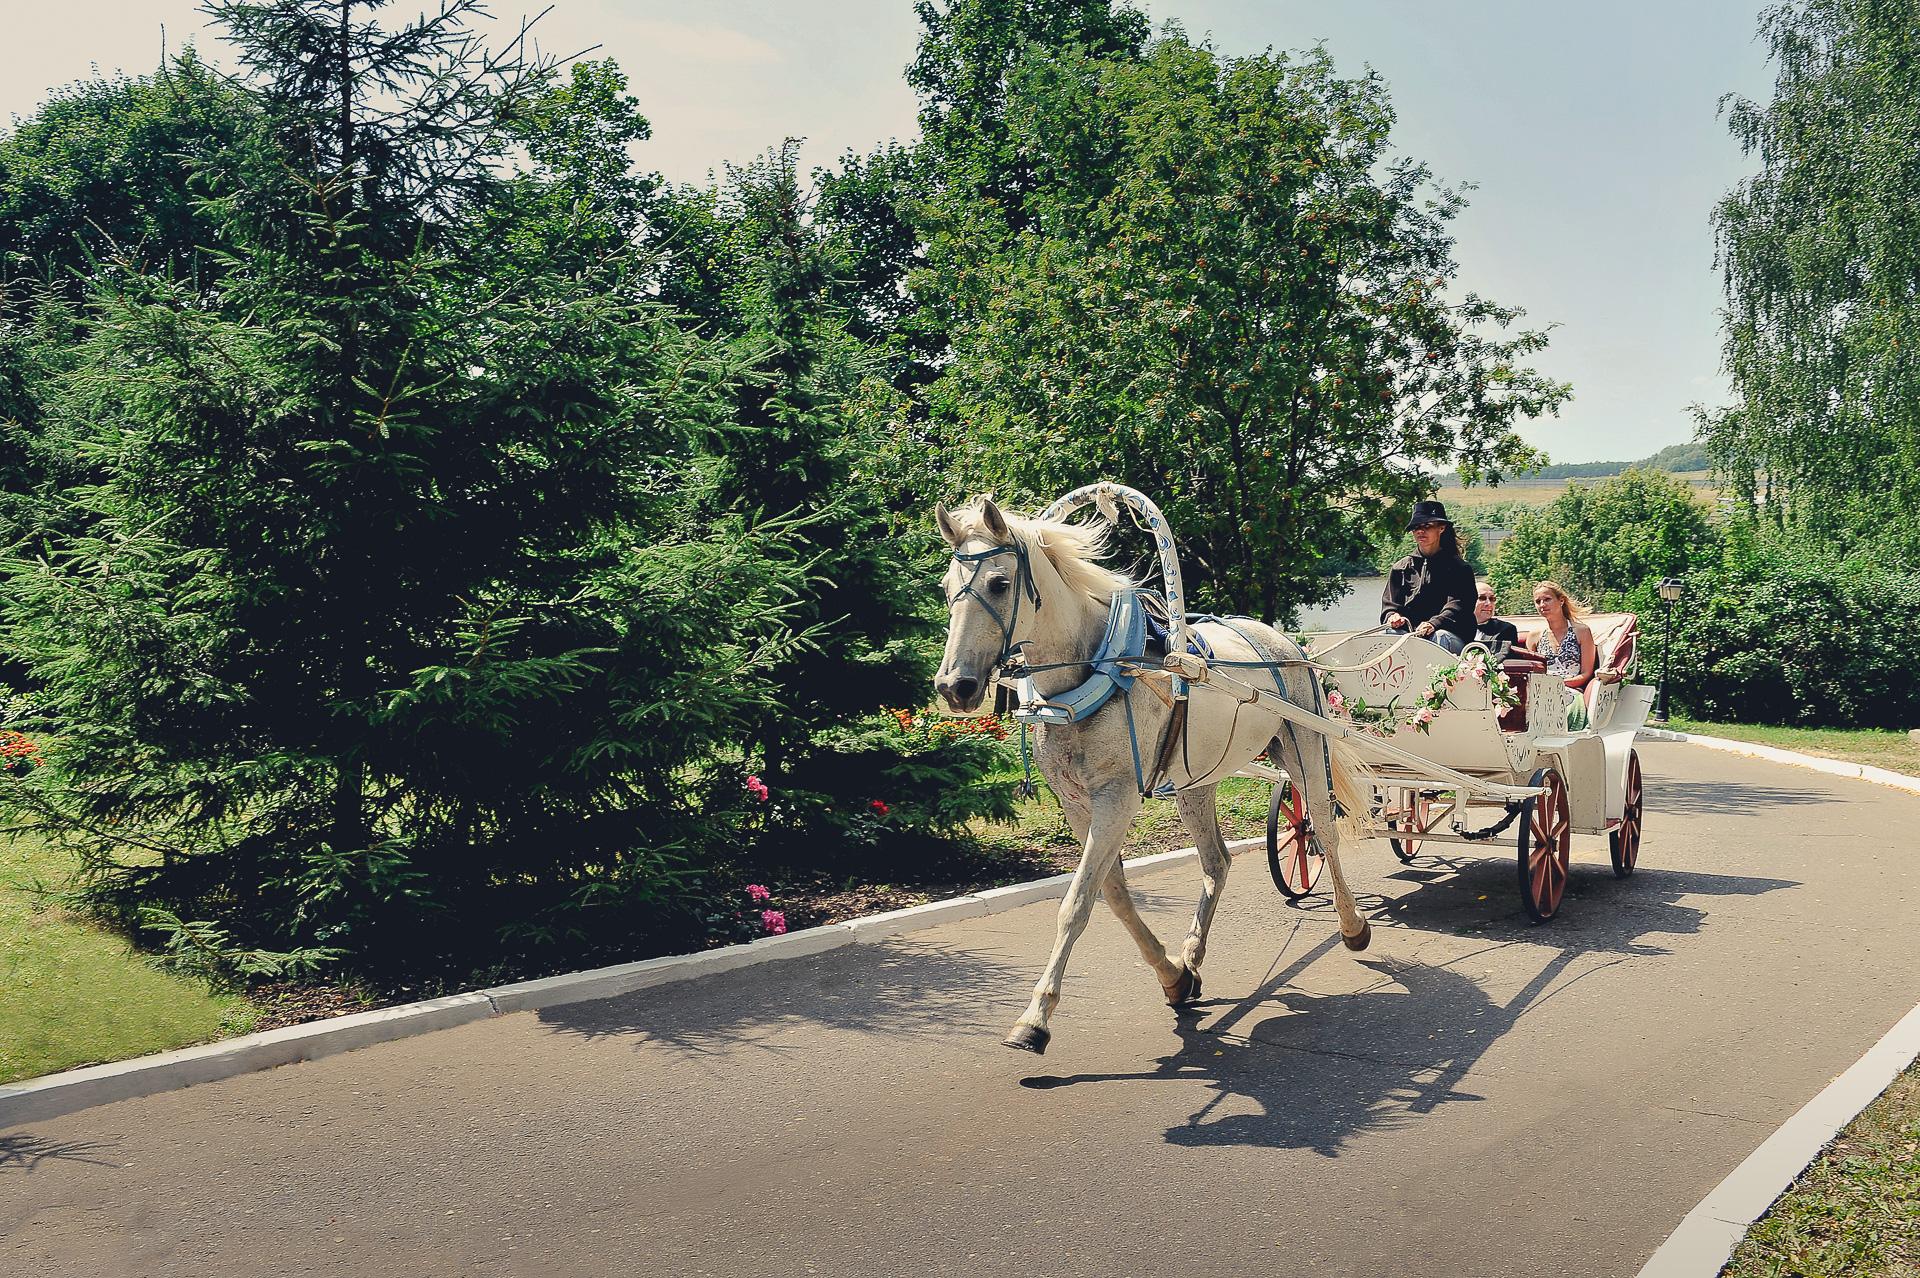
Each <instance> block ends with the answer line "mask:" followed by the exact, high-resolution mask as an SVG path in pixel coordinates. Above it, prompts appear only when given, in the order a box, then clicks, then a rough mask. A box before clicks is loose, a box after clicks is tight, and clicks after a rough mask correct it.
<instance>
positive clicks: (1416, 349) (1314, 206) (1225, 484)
mask: <svg viewBox="0 0 1920 1278" xmlns="http://www.w3.org/2000/svg"><path fill="white" fill-rule="evenodd" d="M1391 122H1392V113H1391V110H1390V108H1389V106H1388V104H1387V101H1386V95H1385V91H1384V89H1383V87H1382V86H1381V85H1380V83H1379V82H1378V81H1377V80H1376V79H1373V78H1371V77H1369V78H1364V79H1360V80H1342V79H1340V78H1338V76H1337V75H1336V74H1335V72H1334V68H1333V65H1332V63H1331V61H1330V59H1328V58H1327V57H1326V56H1325V54H1324V53H1319V52H1316V53H1311V54H1306V55H1301V56H1299V57H1297V58H1295V57H1288V56H1285V55H1279V54H1268V55H1264V56H1261V57H1254V58H1244V59H1232V58H1223V57H1220V56H1218V55H1216V54H1215V53H1214V52H1213V51H1212V50H1211V49H1208V48H1206V47H1197V46H1195V45H1193V44H1190V43H1189V42H1188V41H1186V40H1185V39H1184V38H1183V37H1181V36H1179V35H1178V34H1177V33H1176V34H1173V35H1169V36H1168V37H1166V38H1164V39H1161V40H1159V41H1157V42H1155V43H1154V44H1153V45H1152V46H1150V47H1149V48H1148V49H1147V50H1146V51H1145V52H1144V53H1143V54H1141V55H1138V56H1132V57H1099V56H1095V55H1093V54H1091V53H1088V52H1085V51H1083V50H1080V49H1076V48H1071V47H1053V48H1049V49H1045V50H1038V49H1035V50H1030V51H1029V52H1028V53H1027V55H1026V56H1023V57H1021V58H1019V59H1018V60H1017V61H1015V62H1014V63H1013V64H1012V67H1011V70H1010V71H1009V72H1008V73H1007V74H1006V90H1005V111H1004V126H1005V128H1006V130H1007V132H1008V136H1009V139H1010V144H1011V145H1012V146H1014V147H1015V148H1017V150H1018V151H1019V152H1020V154H1021V155H1023V156H1025V157H1026V161H1025V163H1026V165H1027V168H1026V169H1025V171H1026V172H1028V173H1030V174H1032V175H1034V182H1033V185H1032V187H1031V189H1028V190H1024V191H1022V192H1021V199H1022V203H1021V205H1020V209H1021V212H1022V214H1023V216H1022V217H1021V218H1019V219H1013V220H1010V221H1008V222H1007V223H1006V227H1005V230H1006V233H1005V234H1004V235H1001V234H997V233H995V232H994V231H993V228H992V227H990V226H985V225H984V224H983V219H990V218H991V217H993V216H997V214H995V213H994V212H993V211H992V209H993V208H994V207H997V206H988V211H987V212H984V213H983V212H981V209H982V207H983V206H982V205H981V204H980V202H979V199H978V197H977V195H976V193H975V191H974V190H973V189H972V188H971V187H968V186H964V185H950V186H948V187H947V188H946V189H945V190H943V191H942V193H941V194H940V196H939V198H938V200H937V201H936V206H935V210H934V213H933V218H934V231H933V238H932V240H931V242H930V246H929V266H928V268H927V269H925V270H923V271H920V272H918V273H916V275H915V276H914V284H913V287H914V290H915V293H916V296H917V297H920V298H922V299H923V301H924V302H925V304H926V305H927V306H928V307H929V308H930V309H931V310H932V311H933V312H934V313H936V314H938V315H940V316H942V317H945V318H946V321H947V326H948V328H949V330H950V332H951V334H952V340H953V353H952V359H951V361H950V363H949V365H948V368H947V372H946V373H945V375H944V376H943V377H942V378H941V379H940V380H939V381H938V382H936V383H935V384H934V385H933V386H931V387H930V388H929V389H928V401H929V404H930V406H931V410H932V419H933V430H932V438H931V439H930V440H929V441H928V442H929V444H930V445H931V446H932V447H934V448H936V449H938V450H940V455H941V459H942V462H943V464H944V465H945V466H946V467H947V468H948V469H949V471H950V476H949V479H948V483H949V485H954V486H957V485H967V486H970V487H974V488H991V489H995V490H997V491H999V492H1000V493H1001V494H1002V495H1003V496H1008V497H1013V498H1015V499H1022V500H1027V501H1038V500H1045V499H1050V498H1051V497H1053V496H1055V495H1057V494H1058V493H1060V492H1062V491H1065V490H1067V489H1069V488H1072V487H1075V486H1077V485H1079V484H1081V483H1084V482H1086V481H1087V480H1088V479H1090V478H1093V477H1108V478H1112V479H1116V480H1120V481H1122V482H1125V483H1129V484H1132V485H1134V486H1135V487H1138V488H1140V489H1142V490H1144V491H1147V492H1150V493H1152V494H1154V495H1155V497H1156V498H1157V499H1158V500H1160V501H1161V503H1162V505H1163V507H1164V508H1165V509H1166V511H1167V514H1168V517H1169V519H1170V520H1171V522H1172V524H1173V526H1174V527H1175V528H1176V529H1178V530H1179V532H1180V536H1181V539H1182V546H1183V550H1184V551H1185V553H1186V556H1187V560H1186V563H1187V567H1188V576H1189V581H1190V583H1191V593H1190V598H1192V599H1193V600H1194V601H1195V602H1196V603H1197V604H1198V605H1199V606H1201V607H1203V608H1209V609H1214V610H1223V611H1224V610H1239V611H1251V612H1254V613H1255V614H1257V615H1261V616H1275V615H1278V614H1279V613H1281V612H1282V611H1283V610H1287V609H1292V608H1295V607H1298V606H1300V605H1302V604H1307V603H1312V602H1316V601H1319V600H1322V599H1324V598H1325V597H1327V596H1328V594H1329V593H1330V591H1331V590H1333V589H1335V586H1334V585H1333V583H1332V581H1331V579H1330V578H1329V577H1327V576H1326V575H1325V572H1324V567H1325V565H1326V562H1327V561H1328V560H1329V559H1346V558H1351V557H1352V556H1353V555H1354V554H1355V553H1356V552H1357V551H1359V550H1360V549H1361V548H1363V547H1365V546H1366V545H1368V544H1369V543H1370V542H1371V540H1372V537H1373V535H1374V534H1375V533H1377V532H1379V531H1382V530H1384V529H1386V528H1388V527H1390V526H1391V525H1392V523H1393V521H1394V520H1395V519H1396V518H1397V519H1399V520H1401V521H1404V518H1405V508H1406V506H1407V505H1408V504H1409V503H1410V502H1411V501H1412V500H1413V499H1415V498H1417V497H1421V496H1425V495H1426V494H1427V493H1428V492H1430V491H1431V488H1432V481H1431V475H1430V472H1429V471H1428V470H1427V469H1426V468H1425V466H1424V465H1423V463H1432V462H1453V463H1455V464H1457V465H1458V466H1459V467H1460V468H1461V470H1462V471H1463V472H1464V473H1467V474H1469V475H1470V476H1472V477H1473V478H1475V479H1479V478H1482V477H1484V478H1486V479H1489V480H1495V479H1497V478H1498V477H1499V476H1500V475H1501V474H1502V473H1503V472H1504V471H1509V470H1513V469H1517V468H1523V467H1525V466H1528V465H1531V464H1534V463H1535V462H1537V460H1538V456H1537V454H1535V453H1534V452H1533V450H1532V449H1530V448H1528V447H1527V446H1526V445H1525V444H1524V443H1523V442H1522V441H1521V439H1520V437H1519V435H1518V434H1517V433H1516V431H1515V427H1516V426H1517V425H1518V423H1520V422H1521V421H1524V420H1525V419H1527V418H1529V417H1532V416H1534V415H1537V414H1539V413H1543V412H1548V411H1552V410H1553V409H1554V408H1555V407H1556V406H1557V405H1558V404H1559V403H1560V402H1561V401H1562V400H1563V399H1564V398H1565V396H1566V394H1567V390H1566V388H1565V387H1563V386H1560V385H1558V384H1555V383H1553V382H1550V381H1548V380H1546V379H1544V378H1542V377H1540V376H1539V375H1538V374H1537V373H1534V372H1532V371H1530V370H1528V369H1527V368H1525V367H1524V365H1523V361H1524V359H1525V358H1526V357H1527V356H1528V355H1530V354H1532V353H1534V352H1536V351H1538V350H1539V349H1540V348H1541V347H1542V346H1543V345H1544V344H1545V337H1544V335H1542V334H1539V333H1533V332H1515V333H1508V332H1506V331H1505V330H1507V328H1508V326H1509V325H1511V324H1512V323H1513V322H1514V321H1515V320H1516V319H1517V318H1518V316H1519V313H1518V312H1517V311H1514V310H1512V309H1509V308H1503V307H1500V306H1497V305H1495V304H1494V303H1492V302H1489V301H1487V300H1485V299H1484V298H1481V297H1479V296H1478V295H1476V294H1472V293H1467V294H1465V295H1464V296H1461V297H1451V296H1449V295H1448V288H1447V285H1448V280H1449V279H1450V278H1451V277H1452V276H1453V274H1454V273H1455V268H1454V264H1453V261H1452V257H1451V253H1452V243H1453V242H1452V238H1451V236H1450V234H1449V232H1448V230H1447V225H1448V223H1449V221H1450V220H1451V219H1452V218H1453V217H1454V216H1455V215H1456V214H1457V212H1458V211H1459V209H1460V207H1461V200H1460V197H1459V196H1458V194H1457V193H1453V192H1449V191H1445V190H1440V191H1430V189H1429V175H1428V173H1427V170H1426V169H1425V168H1424V167H1423V166H1421V165H1418V164H1416V163H1413V162H1412V161H1408V160H1404V159H1396V158H1394V157H1392V156H1391V155H1390V154H1389V152H1388V130H1389V127H1390V125H1391ZM929 137H930V141H929V145H930V146H936V147H937V146H938V145H939V144H938V143H935V142H934V141H932V135H931V134H930V135H929ZM935 167H936V171H938V172H940V173H942V174H946V173H948V172H949V171H950V170H949V169H948V168H943V167H941V166H940V165H939V164H937V163H936V166H935Z"/></svg>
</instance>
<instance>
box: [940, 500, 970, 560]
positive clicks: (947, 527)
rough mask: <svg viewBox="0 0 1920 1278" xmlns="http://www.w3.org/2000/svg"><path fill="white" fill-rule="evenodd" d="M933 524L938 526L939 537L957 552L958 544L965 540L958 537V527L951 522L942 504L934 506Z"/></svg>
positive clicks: (951, 518)
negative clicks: (943, 538)
mask: <svg viewBox="0 0 1920 1278" xmlns="http://www.w3.org/2000/svg"><path fill="white" fill-rule="evenodd" d="M933 522H934V523H936V524H938V525H940V535H941V536H942V537H945V538H946V539H947V544H948V545H949V546H952V547H953V548H954V549H955V550H958V549H959V548H960V543H961V542H962V541H963V540H965V538H963V537H961V536H960V528H959V525H957V524H955V523H954V522H953V516H952V515H949V514H948V513H947V508H946V505H945V504H944V503H941V504H937V505H935V506H934V508H933Z"/></svg>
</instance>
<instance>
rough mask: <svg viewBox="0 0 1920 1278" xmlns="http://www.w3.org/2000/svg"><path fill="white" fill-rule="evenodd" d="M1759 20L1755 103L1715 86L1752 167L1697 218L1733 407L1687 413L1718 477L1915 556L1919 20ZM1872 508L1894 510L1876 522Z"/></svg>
mask: <svg viewBox="0 0 1920 1278" xmlns="http://www.w3.org/2000/svg"><path fill="white" fill-rule="evenodd" d="M1760 32H1761V35H1762V37H1763V38H1764V39H1765V40H1766V42H1767V44H1768V45H1769V47H1770V48H1771V50H1772V53H1773V57H1774V60H1775V61H1776V63H1777V64H1778V72H1777V78H1776V80H1775V84H1774V95H1773V100H1772V101H1771V102H1770V103H1768V104H1766V105H1765V106H1762V105H1760V104H1757V103H1754V102H1750V101H1746V100H1744V99H1732V98H1730V99H1728V101H1727V103H1726V106H1725V110H1726V115H1727V120H1728V123H1729V125H1730V126H1731V128H1732V130H1733V133H1734V135H1735V136H1736V137H1737V138H1739V140H1740V143H1741V145H1742V146H1743V147H1744V148H1745V149H1746V151H1747V153H1748V154H1749V155H1752V156H1755V157H1756V158H1757V159H1758V161H1759V172H1758V173H1756V174H1755V175H1754V176H1752V177H1750V178H1748V179H1746V180H1744V181H1742V182H1741V183H1740V184H1739V185H1738V186H1737V187H1735V189H1734V190H1733V191H1732V192H1731V193H1729V194H1728V195H1727V196H1726V198H1725V199H1723V200H1722V201H1721V203H1720V206H1719V208H1718V209H1717V210H1716V212H1715V216H1714V223H1715V228H1716V231H1717V232H1718V236H1719V243H1720V261H1721V266H1722V268H1723V270H1724V272H1725V280H1726V296H1727V334H1726V362H1727V367H1728V370H1729V372H1730V373H1731V374H1732V378H1733V386H1734V390H1735V391H1736V392H1737V394H1738V403H1737V404H1736V405H1735V406H1734V407H1733V408H1730V409H1727V410H1725V411H1722V412H1715V413H1708V414H1704V415H1703V416H1702V436H1703V438H1704V440H1705V442H1706V445H1707V447H1708V450H1709V452H1710V453H1711V454H1712V456H1713V459H1714V462H1715V464H1716V466H1717V467H1718V468H1719V469H1720V471H1721V472H1722V473H1723V474H1725V475H1726V476H1727V478H1728V480H1729V481H1730V483H1731V485H1732V487H1733V489H1734V490H1735V491H1736V492H1737V493H1739V494H1741V495H1743V496H1745V497H1746V498H1747V499H1748V500H1749V502H1750V503H1752V504H1754V505H1755V507H1756V508H1760V507H1764V508H1765V509H1766V510H1767V511H1768V513H1769V515H1770V517H1773V518H1776V519H1778V518H1783V517H1784V518H1788V519H1792V520H1795V521H1798V522H1801V523H1803V524H1805V525H1806V526H1807V527H1808V528H1810V529H1811V530H1813V531H1814V532H1815V533H1817V534H1819V535H1823V536H1827V537H1830V538H1831V537H1836V536H1838V537H1848V536H1853V535H1863V536H1867V537H1869V538H1872V539H1875V540H1878V541H1879V542H1881V544H1882V545H1884V546H1885V547H1886V549H1887V551H1888V552H1889V553H1891V554H1895V555H1900V556H1902V557H1907V558H1911V557H1912V556H1913V554H1914V553H1915V552H1916V551H1920V534H1916V532H1915V528H1916V523H1915V521H1914V519H1913V518H1912V514H1913V512H1915V511H1920V359H1917V355H1920V298H1917V297H1916V296H1915V292H1914V288H1913V281H1914V279H1915V278H1916V276H1917V275H1920V236H1916V235H1915V234H1914V229H1913V209H1914V207H1915V205H1916V203H1917V202H1920V23H1916V22H1915V21H1914V13H1913V11H1912V8H1911V6H1908V5H1899V4H1892V5H1890V4H1883V3H1877V2H1874V0H1794V2H1793V3H1786V4H1779V5H1775V6H1773V7H1771V8H1768V9H1767V10H1766V11H1765V12H1764V13H1763V14H1762V16H1761V23H1760ZM1889 510H1893V511H1897V512H1902V513H1903V517H1901V518H1897V519H1893V520H1887V519H1886V518H1885V516H1886V513H1887V512H1888V511H1889Z"/></svg>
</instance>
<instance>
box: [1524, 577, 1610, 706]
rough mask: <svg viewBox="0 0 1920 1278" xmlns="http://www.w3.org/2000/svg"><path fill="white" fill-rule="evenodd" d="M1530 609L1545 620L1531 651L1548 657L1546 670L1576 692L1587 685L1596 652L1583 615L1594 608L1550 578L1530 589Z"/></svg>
mask: <svg viewBox="0 0 1920 1278" xmlns="http://www.w3.org/2000/svg"><path fill="white" fill-rule="evenodd" d="M1533 609H1534V611H1535V612H1537V613H1539V614H1540V619H1541V620H1542V621H1544V622H1546V623H1547V625H1546V628H1545V629H1544V630H1542V631H1541V632H1540V637H1539V638H1538V639H1536V640H1535V641H1534V645H1533V650H1534V651H1535V652H1537V653H1539V654H1540V655H1541V656H1542V657H1545V658H1546V659H1547V673H1548V674H1556V675H1560V676H1561V677H1563V678H1564V679H1566V681H1567V687H1569V688H1572V689H1574V690H1575V691H1578V690H1580V689H1581V688H1584V687H1586V686H1587V683H1588V681H1589V680H1591V679H1592V678H1593V663H1594V661H1595V660H1597V659H1598V652H1597V650H1596V649H1595V648H1594V645H1593V628H1592V627H1591V626H1589V625H1587V623H1586V622H1585V621H1583V620H1582V618H1583V617H1586V616H1587V615H1588V614H1589V613H1591V612H1592V611H1593V610H1592V609H1590V608H1588V607H1587V606H1586V605H1585V604H1583V603H1581V602H1580V601H1579V600H1578V599H1575V598H1574V597H1573V596H1572V595H1570V594H1568V593H1567V592H1566V591H1565V590H1562V589H1561V588H1560V585H1559V583H1558V582H1552V581H1543V582H1541V583H1540V584H1539V585H1537V586H1535V587H1534V588H1533Z"/></svg>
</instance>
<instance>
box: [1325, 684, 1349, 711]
mask: <svg viewBox="0 0 1920 1278" xmlns="http://www.w3.org/2000/svg"><path fill="white" fill-rule="evenodd" d="M1327 708H1328V709H1330V710H1332V711H1333V712H1334V713H1335V714H1345V713H1346V712H1347V699H1346V698H1345V697H1343V696H1341V695H1340V690H1339V689H1338V688H1330V689H1328V690H1327Z"/></svg>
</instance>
